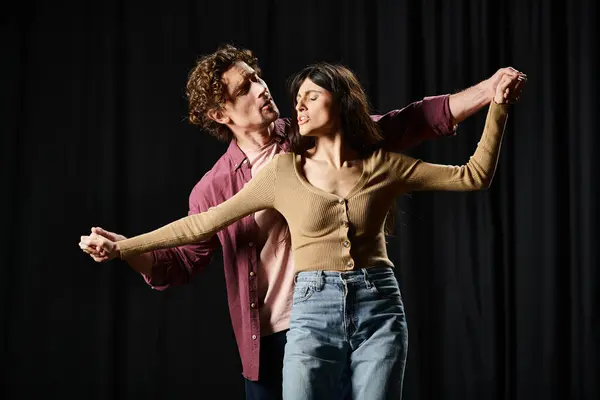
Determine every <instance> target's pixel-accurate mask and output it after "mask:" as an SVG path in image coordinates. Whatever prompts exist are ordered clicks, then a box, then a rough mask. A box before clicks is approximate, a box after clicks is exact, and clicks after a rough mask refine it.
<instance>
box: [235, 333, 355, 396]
mask: <svg viewBox="0 0 600 400" xmlns="http://www.w3.org/2000/svg"><path fill="white" fill-rule="evenodd" d="M286 334H287V330H285V331H281V332H277V333H274V334H272V335H268V336H264V337H262V338H261V339H260V369H259V372H258V381H250V380H248V379H245V387H246V400H282V396H281V392H282V388H283V353H284V351H285V342H286V336H285V335H286ZM345 380H346V381H348V382H349V379H345ZM351 398H352V390H351V387H350V385H344V390H343V391H342V393H341V397H340V399H341V400H350V399H351Z"/></svg>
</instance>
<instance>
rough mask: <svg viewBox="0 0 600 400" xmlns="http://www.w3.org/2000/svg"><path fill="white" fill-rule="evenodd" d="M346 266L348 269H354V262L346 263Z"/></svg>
mask: <svg viewBox="0 0 600 400" xmlns="http://www.w3.org/2000/svg"><path fill="white" fill-rule="evenodd" d="M346 265H347V266H348V267H350V268H353V267H354V261H352V260H350V261H348V262H347V263H346Z"/></svg>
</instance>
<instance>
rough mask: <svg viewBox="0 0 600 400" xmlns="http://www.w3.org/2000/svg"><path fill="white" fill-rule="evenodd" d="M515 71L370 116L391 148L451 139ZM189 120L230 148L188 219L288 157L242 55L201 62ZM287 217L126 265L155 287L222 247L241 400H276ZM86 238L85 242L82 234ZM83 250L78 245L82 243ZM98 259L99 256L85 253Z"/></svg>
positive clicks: (283, 123)
mask: <svg viewBox="0 0 600 400" xmlns="http://www.w3.org/2000/svg"><path fill="white" fill-rule="evenodd" d="M516 73H517V71H515V70H514V69H512V68H504V69H500V70H498V71H497V72H496V73H495V74H494V75H493V76H492V77H491V78H489V79H487V80H485V81H483V82H481V83H479V84H478V85H476V86H473V87H472V88H470V89H467V90H465V91H463V92H460V93H457V94H453V95H444V96H434V97H427V98H425V99H423V100H422V101H419V102H415V103H412V104H410V105H409V106H407V107H405V108H403V109H402V110H394V111H391V112H388V113H387V114H385V115H377V116H373V118H374V119H375V120H376V121H377V122H378V124H379V126H380V128H381V131H382V134H383V135H384V137H385V140H386V142H387V144H388V146H390V148H392V149H394V150H402V149H406V148H408V147H410V146H413V145H415V144H417V143H420V142H422V141H424V140H427V139H431V138H436V137H440V136H448V135H453V134H454V127H455V125H456V124H458V123H460V122H461V121H462V120H464V119H466V118H468V117H469V116H470V115H472V114H473V113H475V112H476V111H478V110H480V109H481V108H482V107H484V106H486V105H488V104H489V102H490V101H491V99H492V97H493V96H494V92H495V87H496V85H497V84H498V82H499V81H500V79H501V78H502V76H504V74H516ZM186 93H187V96H188V99H189V120H190V122H191V123H192V124H196V125H198V126H199V127H201V128H203V129H205V130H207V131H208V132H209V133H211V134H212V135H214V136H215V137H217V138H218V139H221V140H225V141H228V142H230V145H229V148H228V150H227V151H226V152H225V154H224V155H223V156H222V157H221V158H220V159H219V160H218V161H217V162H216V163H215V165H214V166H213V168H212V169H211V170H210V171H208V172H207V173H206V174H205V175H204V176H203V177H202V179H201V180H200V181H199V182H198V183H197V184H196V186H195V187H194V188H193V190H192V192H191V194H190V197H189V214H194V213H199V212H204V211H206V210H208V209H209V208H210V207H213V206H215V205H217V204H220V203H222V202H223V201H225V200H227V199H228V198H230V197H232V196H233V195H235V194H236V193H237V192H238V191H239V190H241V189H242V187H243V186H244V185H245V184H246V183H247V182H248V181H249V180H250V179H251V178H252V176H254V175H256V173H257V171H258V170H259V169H260V168H261V167H262V166H264V165H265V164H267V163H268V162H269V161H270V160H271V159H272V158H273V157H274V156H275V155H276V154H278V153H280V152H285V151H288V150H289V139H290V138H289V135H290V134H291V129H290V128H291V124H290V121H289V119H280V118H279V110H278V108H277V106H276V104H275V102H274V100H273V98H272V97H271V94H270V92H269V88H268V86H267V84H266V83H265V82H264V81H263V80H262V79H261V78H260V70H259V68H258V65H257V60H256V58H255V57H254V56H253V55H252V53H251V52H250V51H249V50H243V49H242V50H240V49H237V48H235V47H233V46H229V45H228V46H224V47H222V48H219V49H218V50H217V51H216V52H215V53H213V54H209V55H206V56H204V57H202V58H201V59H200V60H199V62H198V63H197V65H196V66H195V68H194V69H193V70H192V71H191V73H190V75H189V79H188V82H187V91H186ZM285 232H286V225H285V220H283V218H282V217H281V216H280V215H279V214H278V213H276V212H275V211H273V210H264V211H260V212H258V213H256V214H254V215H250V216H248V217H246V218H244V219H242V220H241V221H239V222H236V223H234V224H233V225H231V226H230V227H228V228H226V229H224V230H222V231H220V232H219V233H218V234H217V235H216V236H215V237H213V238H211V239H210V240H208V241H205V242H201V243H197V244H194V245H191V246H184V247H179V248H176V249H167V250H159V251H154V252H152V253H146V254H143V255H141V256H138V257H136V258H133V259H129V260H128V263H129V265H130V266H131V267H132V268H133V269H134V270H135V271H137V272H139V273H141V274H142V276H143V277H144V279H145V280H146V282H147V283H148V284H149V285H150V286H151V287H153V288H154V289H156V290H165V289H167V288H168V287H169V286H175V285H182V284H185V283H188V282H189V281H190V280H191V278H192V277H193V276H194V275H195V274H196V273H198V272H199V271H200V270H202V269H203V268H204V267H205V266H206V265H208V264H209V263H210V260H211V255H212V253H213V251H215V250H216V249H218V248H219V246H221V248H222V250H223V263H224V270H225V279H226V284H227V296H228V302H229V310H230V314H231V320H232V324H233V330H234V333H235V337H236V341H237V345H238V349H239V352H240V356H241V360H242V367H243V372H242V373H243V376H244V377H245V383H246V398H248V399H261V400H266V399H279V398H281V391H282V363H283V353H284V346H285V341H286V337H285V333H286V331H287V328H288V323H289V313H290V310H291V296H292V292H293V290H292V289H293V284H294V282H293V265H292V255H291V250H290V243H289V240H288V239H287V237H286V234H285ZM94 235H102V236H105V237H107V238H109V239H110V240H114V241H118V240H122V239H124V236H122V235H118V234H116V233H113V232H108V231H105V230H103V229H102V228H92V234H91V236H94ZM82 241H83V237H82ZM84 247H85V246H84ZM84 250H85V251H87V252H89V253H90V255H91V256H92V257H93V258H95V259H100V258H101V257H102V256H101V255H100V254H97V253H94V249H90V248H84Z"/></svg>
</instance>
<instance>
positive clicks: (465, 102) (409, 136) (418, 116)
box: [372, 67, 519, 151]
mask: <svg viewBox="0 0 600 400" xmlns="http://www.w3.org/2000/svg"><path fill="white" fill-rule="evenodd" d="M505 74H508V75H510V76H511V77H516V76H517V75H518V74H519V71H517V70H515V69H514V68H511V67H507V68H501V69H499V70H498V71H496V73H495V74H494V75H492V76H491V77H490V78H488V79H486V80H484V81H482V82H480V83H478V84H477V85H475V86H472V87H470V88H468V89H465V90H463V91H461V92H459V93H455V94H452V95H439V96H429V97H425V98H424V99H423V100H420V101H416V102H413V103H411V104H409V105H408V106H406V107H404V108H402V109H400V110H393V111H390V112H388V113H386V114H384V115H374V116H372V118H373V120H374V121H376V122H377V123H378V124H379V126H380V128H381V132H382V134H383V136H384V138H385V142H386V149H387V150H389V151H403V150H406V149H408V148H411V147H414V146H416V145H418V144H420V143H422V142H423V141H425V140H429V139H434V138H438V137H440V136H452V135H454V134H455V130H456V125H457V124H458V123H460V122H462V121H464V120H465V119H467V118H468V117H470V116H471V115H473V114H475V113H476V112H477V111H479V110H481V109H482V108H483V107H485V106H487V105H489V104H490V102H491V100H492V98H493V97H494V93H495V90H496V86H498V83H499V82H500V80H501V79H502V77H503V76H504V75H505Z"/></svg>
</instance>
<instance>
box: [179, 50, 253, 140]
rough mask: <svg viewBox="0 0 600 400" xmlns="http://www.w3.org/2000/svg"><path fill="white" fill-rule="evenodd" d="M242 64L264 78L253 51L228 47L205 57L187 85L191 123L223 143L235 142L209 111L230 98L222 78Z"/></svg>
mask: <svg viewBox="0 0 600 400" xmlns="http://www.w3.org/2000/svg"><path fill="white" fill-rule="evenodd" d="M238 61H242V62H245V63H246V64H248V65H249V66H250V67H251V68H253V69H254V70H255V71H256V73H257V74H258V75H259V76H260V73H261V71H260V68H259V66H258V60H257V59H256V57H255V56H254V55H253V54H252V51H250V50H247V49H238V48H236V47H235V46H232V45H230V44H226V45H223V46H221V47H219V48H218V49H217V51H215V52H214V53H212V54H208V55H205V56H202V57H201V58H200V59H199V60H198V61H197V63H196V66H195V67H194V68H193V69H192V70H191V71H190V73H189V75H188V81H187V84H186V91H185V94H186V96H187V98H188V102H189V103H188V112H189V118H188V119H189V121H190V123H191V124H194V125H198V126H200V127H201V128H203V129H206V130H207V131H208V132H209V133H210V134H211V135H213V136H214V137H216V138H217V139H219V140H222V141H229V140H231V138H232V137H233V135H232V133H231V131H230V130H229V128H227V127H226V126H225V125H223V124H219V123H218V122H216V121H214V120H212V119H210V118H209V117H208V111H210V110H214V109H219V108H221V107H223V106H224V105H225V101H226V100H227V96H226V92H225V88H224V86H223V83H222V82H221V77H222V75H223V73H224V72H225V71H227V70H228V69H229V68H231V66H232V65H234V64H235V63H236V62H238Z"/></svg>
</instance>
